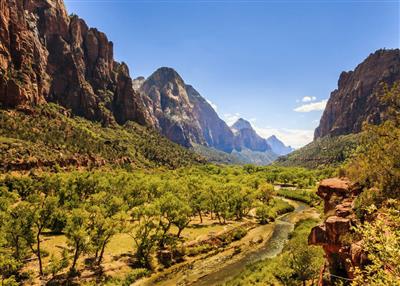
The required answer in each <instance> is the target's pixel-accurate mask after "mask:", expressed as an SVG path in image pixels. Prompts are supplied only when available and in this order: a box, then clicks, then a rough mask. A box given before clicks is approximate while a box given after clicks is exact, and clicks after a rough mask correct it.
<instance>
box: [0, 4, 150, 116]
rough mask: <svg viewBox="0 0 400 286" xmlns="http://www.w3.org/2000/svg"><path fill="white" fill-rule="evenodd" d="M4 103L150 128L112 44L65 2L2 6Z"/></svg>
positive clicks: (0, 92)
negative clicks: (50, 105)
mask: <svg viewBox="0 0 400 286" xmlns="http://www.w3.org/2000/svg"><path fill="white" fill-rule="evenodd" d="M0 24H1V25H0V73H1V77H0V103H1V105H2V106H4V107H18V106H29V105H36V104H41V103H44V102H50V101H51V102H57V103H59V104H61V105H63V106H64V107H67V108H69V109H71V110H72V112H73V113H74V114H76V115H80V116H83V117H86V118H88V119H91V120H96V121H101V122H103V123H105V124H109V123H113V122H118V123H121V124H122V123H125V122H126V121H128V120H134V121H137V122H139V123H141V124H151V121H150V116H149V114H148V113H147V111H146V110H145V108H144V104H143V99H142V98H141V96H140V94H139V93H136V92H135V91H134V89H133V87H132V79H131V78H130V76H129V70H128V67H127V66H126V65H125V64H123V63H122V64H120V63H117V62H115V61H114V57H113V43H112V42H110V41H109V40H108V39H107V36H106V35H105V34H104V33H102V32H99V31H98V30H97V29H93V28H89V27H88V26H87V25H86V23H85V22H84V21H83V20H82V19H80V18H79V17H77V16H68V14H67V12H66V9H65V6H64V3H63V1H62V0H51V1H50V0H25V1H20V0H0Z"/></svg>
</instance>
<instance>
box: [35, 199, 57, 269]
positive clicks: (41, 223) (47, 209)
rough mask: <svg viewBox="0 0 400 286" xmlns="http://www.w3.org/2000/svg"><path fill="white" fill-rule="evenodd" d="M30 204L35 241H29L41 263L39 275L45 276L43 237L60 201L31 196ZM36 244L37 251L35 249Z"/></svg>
mask: <svg viewBox="0 0 400 286" xmlns="http://www.w3.org/2000/svg"><path fill="white" fill-rule="evenodd" d="M27 200H28V201H29V203H30V212H29V213H30V215H31V219H32V231H33V237H34V239H31V238H32V237H31V236H30V237H29V239H27V242H28V244H29V247H30V248H31V250H32V252H33V253H34V254H35V255H36V256H37V258H38V261H39V274H40V276H43V262H42V254H41V235H42V233H43V230H44V228H45V227H49V226H51V224H52V216H53V214H54V212H55V210H56V209H57V206H58V200H57V198H56V197H54V196H46V195H45V194H43V193H38V194H34V195H30V196H29V197H28V199H27ZM34 244H36V249H35V248H34Z"/></svg>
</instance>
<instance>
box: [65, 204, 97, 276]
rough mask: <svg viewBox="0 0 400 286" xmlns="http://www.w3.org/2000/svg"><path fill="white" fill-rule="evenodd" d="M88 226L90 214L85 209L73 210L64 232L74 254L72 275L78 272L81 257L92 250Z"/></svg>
mask: <svg viewBox="0 0 400 286" xmlns="http://www.w3.org/2000/svg"><path fill="white" fill-rule="evenodd" d="M88 224H89V213H88V212H87V211H86V210H84V209H83V208H77V209H73V210H72V212H71V214H69V216H68V220H67V225H66V227H65V230H64V231H65V236H66V237H67V239H68V245H69V246H70V247H71V248H72V250H73V253H74V256H73V259H72V264H71V268H70V272H71V273H73V272H75V271H76V263H77V261H78V259H79V257H80V255H81V254H82V253H84V252H86V251H88V250H89V249H90V246H91V241H90V235H89V225H88Z"/></svg>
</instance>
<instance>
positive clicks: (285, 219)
mask: <svg viewBox="0 0 400 286" xmlns="http://www.w3.org/2000/svg"><path fill="white" fill-rule="evenodd" d="M288 201H289V200H288ZM296 204H297V205H298V206H297V207H296V208H295V210H294V211H293V212H291V213H288V214H285V215H283V216H281V217H279V218H278V219H277V220H276V221H275V228H274V232H273V233H272V236H271V238H270V239H269V240H268V241H267V242H266V243H265V245H264V246H263V247H262V248H260V249H258V250H257V251H255V252H250V253H249V254H247V255H246V256H245V257H243V258H242V259H240V260H238V261H236V262H235V263H231V264H228V265H226V266H225V267H223V268H221V269H219V270H218V271H216V272H213V273H210V274H208V275H206V276H204V277H202V278H200V279H199V280H197V281H196V282H194V283H192V284H191V285H194V286H212V285H218V284H221V283H224V282H226V281H227V280H229V279H230V278H232V277H233V276H235V275H236V274H237V273H239V272H240V271H242V270H243V269H244V268H245V267H246V265H249V264H251V263H254V262H257V261H260V260H264V259H266V258H272V257H275V256H276V255H278V254H279V253H281V252H282V249H283V247H284V245H285V243H286V241H287V239H288V237H289V234H290V233H291V232H292V231H293V229H294V224H293V223H291V222H290V218H291V217H292V216H294V215H295V214H297V213H299V212H301V211H303V210H305V209H306V208H308V206H307V205H306V204H303V203H298V202H296Z"/></svg>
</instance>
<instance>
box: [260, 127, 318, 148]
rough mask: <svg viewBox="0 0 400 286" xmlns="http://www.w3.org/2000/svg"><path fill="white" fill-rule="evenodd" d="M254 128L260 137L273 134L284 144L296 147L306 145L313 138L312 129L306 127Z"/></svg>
mask: <svg viewBox="0 0 400 286" xmlns="http://www.w3.org/2000/svg"><path fill="white" fill-rule="evenodd" d="M254 129H255V130H256V132H257V133H258V134H259V135H260V136H261V137H264V138H268V137H270V136H272V135H275V136H276V137H278V138H279V139H280V140H282V141H283V142H284V143H285V145H290V146H292V147H294V148H296V149H297V148H300V147H303V146H305V145H307V144H308V143H310V142H311V141H312V140H313V138H314V130H308V129H288V128H282V129H277V128H272V127H264V128H263V127H254Z"/></svg>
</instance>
